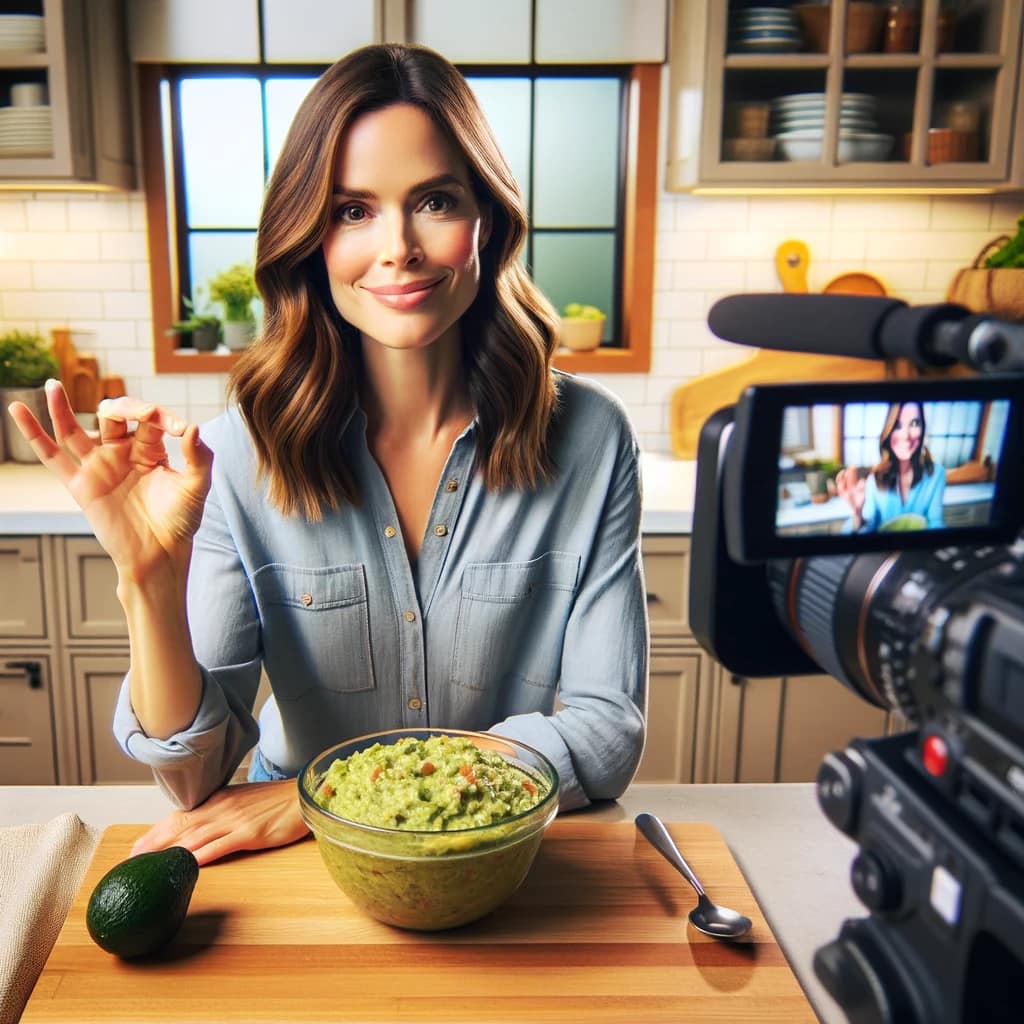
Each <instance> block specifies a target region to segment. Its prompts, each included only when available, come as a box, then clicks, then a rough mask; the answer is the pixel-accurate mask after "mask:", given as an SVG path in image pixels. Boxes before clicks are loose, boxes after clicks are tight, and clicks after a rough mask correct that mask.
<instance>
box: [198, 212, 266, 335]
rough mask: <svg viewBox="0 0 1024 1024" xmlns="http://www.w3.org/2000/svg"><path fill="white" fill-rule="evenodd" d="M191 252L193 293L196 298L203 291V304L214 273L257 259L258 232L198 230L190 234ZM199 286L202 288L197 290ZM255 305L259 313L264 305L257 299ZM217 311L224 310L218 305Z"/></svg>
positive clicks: (206, 299)
mask: <svg viewBox="0 0 1024 1024" xmlns="http://www.w3.org/2000/svg"><path fill="white" fill-rule="evenodd" d="M188 253H189V260H190V265H191V268H192V282H193V283H192V289H191V294H192V297H193V298H197V297H198V296H200V295H201V297H202V298H201V301H200V304H203V303H205V302H208V301H209V298H210V285H209V281H210V278H211V277H213V276H214V275H215V274H219V273H220V272H221V271H222V270H227V268H228V267H230V266H233V265H234V264H236V263H255V262H256V232H255V231H202V232H195V233H193V234H190V235H189V237H188ZM197 288H198V289H201V291H198V292H197V291H196V289H197ZM253 308H254V309H256V311H257V315H258V314H259V312H260V310H261V308H262V307H261V305H260V303H259V302H258V301H257V302H256V303H254V305H253ZM214 311H215V312H216V313H217V314H218V316H219V315H221V314H222V313H223V310H222V309H220V308H219V307H214Z"/></svg>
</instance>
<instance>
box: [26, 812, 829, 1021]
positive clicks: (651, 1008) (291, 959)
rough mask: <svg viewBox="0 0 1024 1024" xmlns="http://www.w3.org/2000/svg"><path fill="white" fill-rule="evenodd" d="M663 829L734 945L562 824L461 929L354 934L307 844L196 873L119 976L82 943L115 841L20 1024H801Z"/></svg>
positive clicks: (667, 891)
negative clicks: (177, 915) (181, 918)
mask: <svg viewBox="0 0 1024 1024" xmlns="http://www.w3.org/2000/svg"><path fill="white" fill-rule="evenodd" d="M668 828H669V831H670V832H671V833H672V835H673V836H674V837H675V839H676V841H677V842H678V843H679V845H680V847H681V849H682V850H683V853H684V854H685V855H686V857H687V858H688V859H689V861H690V862H691V864H692V865H693V868H694V870H695V871H696V872H697V874H698V876H699V877H701V878H702V880H703V882H704V885H705V887H706V888H707V890H708V892H709V894H711V895H712V896H713V897H714V898H716V899H718V900H719V901H720V902H722V903H725V904H726V905H728V906H731V907H733V908H734V909H736V910H739V911H741V912H742V913H744V914H747V915H748V916H749V917H750V918H751V919H752V920H753V922H754V927H753V930H752V931H751V932H750V934H749V935H747V936H746V937H745V938H744V939H743V940H741V941H740V942H737V943H732V944H728V943H723V942H719V941H717V940H715V939H711V938H708V937H706V936H704V935H702V934H701V933H700V932H697V931H695V930H694V929H693V928H692V927H691V926H690V925H689V923H688V921H687V914H688V912H689V910H690V908H691V907H692V906H693V905H694V903H695V897H694V894H693V891H692V890H691V889H690V888H689V886H688V885H687V884H686V882H685V881H684V880H683V879H682V878H681V877H680V876H679V875H678V874H676V873H675V871H674V870H673V869H672V867H671V866H670V865H669V864H667V863H666V862H665V861H664V860H663V859H662V858H661V856H660V855H659V854H658V853H657V852H655V850H654V849H653V848H652V847H651V846H650V845H649V844H648V843H647V841H646V840H645V839H643V838H642V837H641V836H640V835H639V833H637V831H636V829H635V826H634V825H633V823H632V822H614V823H612V822H593V821H589V822H588V821H586V820H585V819H582V820H580V819H577V820H574V819H573V818H571V817H570V818H567V819H556V821H555V822H554V823H553V824H552V826H551V828H550V830H549V832H548V834H547V835H546V836H545V838H544V842H543V844H542V845H541V849H540V852H539V853H538V855H537V860H536V861H535V862H534V865H533V868H532V869H531V871H530V875H529V877H528V878H527V880H526V882H525V883H524V884H523V886H522V887H521V888H520V889H519V891H518V892H517V893H516V894H515V895H514V896H513V897H512V899H511V900H510V901H509V903H507V904H506V905H505V906H503V907H501V908H499V909H498V910H496V911H495V912H494V913H493V914H491V915H490V916H488V917H487V918H485V919H483V920H481V921H479V922H476V923H475V924H471V925H467V926H466V927H463V928H459V929H455V930H453V931H449V932H434V933H430V934H425V933H415V932H405V931H401V930H399V929H395V928H391V927H389V926H387V925H382V924H379V923H378V922H376V921H373V920H371V919H369V918H367V917H366V916H364V915H363V914H362V913H361V912H360V911H358V910H357V909H356V908H355V907H354V906H353V905H352V904H351V903H349V901H348V900H347V899H346V897H345V896H343V895H342V894H341V892H340V891H339V890H338V889H337V888H336V887H335V885H334V883H333V882H332V881H331V880H330V878H329V877H328V875H327V871H326V869H325V868H324V866H323V864H322V862H321V860H320V855H319V852H318V850H317V848H316V845H315V843H314V842H313V841H312V840H311V839H310V840H304V841H302V842H300V843H297V844H295V845H293V846H289V847H284V848H282V849H278V850H270V851H266V852H263V853H259V854H253V855H244V856H239V857H235V858H232V859H230V860H229V861H227V862H222V863H219V864H213V865H210V866H209V867H205V868H203V869H202V870H201V872H200V875H199V882H198V884H197V885H196V889H195V893H194V895H193V898H192V904H191V907H190V909H189V915H188V918H187V919H186V922H185V924H184V926H183V927H182V930H181V932H179V933H178V936H177V938H176V939H175V940H174V941H173V942H172V943H171V945H169V946H168V947H166V948H165V949H164V950H163V951H161V953H159V954H157V955H155V956H153V957H151V958H148V959H146V960H136V961H121V960H118V959H117V958H115V957H111V956H109V955H108V954H106V953H104V952H103V951H102V950H100V949H99V948H98V947H97V946H95V945H94V944H93V942H92V941H91V940H90V938H89V935H88V932H87V931H86V927H85V908H86V905H87V903H88V899H89V895H90V894H91V892H92V890H93V888H94V886H95V885H96V882H97V881H98V880H99V879H100V877H101V876H102V875H103V874H104V873H105V872H106V871H107V870H109V869H110V868H111V867H112V866H113V865H114V864H116V863H118V862H119V861H121V860H124V859H125V858H126V857H127V856H128V855H129V850H130V848H131V844H132V842H133V841H134V839H135V838H136V837H137V836H138V835H140V834H141V833H142V832H144V831H145V829H146V826H143V825H116V826H113V827H111V828H109V829H107V831H106V832H105V833H104V834H103V836H102V839H101V841H100V844H99V846H98V847H97V850H96V853H95V855H94V857H93V860H92V863H91V865H90V867H89V870H88V871H87V873H86V875H85V878H84V880H83V882H82V885H81V888H80V890H79V892H78V895H77V896H76V898H75V902H74V904H73V906H72V908H71V911H70V913H69V914H68V918H67V921H66V922H65V924H64V927H63V929H62V931H61V933H60V935H59V937H58V939H57V942H56V944H55V945H54V948H53V951H52V953H51V954H50V958H49V960H48V962H47V964H46V966H45V967H44V969H43V972H42V974H41V975H40V977H39V981H38V982H37V984H36V987H35V990H34V991H33V993H32V996H31V998H30V999H29V1002H28V1004H27V1006H26V1007H25V1012H24V1015H23V1017H22V1021H23V1022H25V1024H30V1022H34V1021H61V1022H72V1021H73V1022H75V1024H89V1022H92V1021H115V1020H116V1021H174V1022H187V1021H216V1022H218V1024H222V1022H225V1021H236V1020H244V1021H274V1022H282V1021H335V1022H337V1021H377V1022H387V1024H396V1022H406V1021H408V1022H427V1021H429V1022H438V1024H440V1022H444V1024H449V1022H455V1021H465V1022H472V1024H492V1022H502V1024H504V1022H509V1024H511V1022H515V1024H524V1022H531V1024H532V1022H550V1024H557V1022H572V1024H582V1022H584V1021H586V1022H588V1024H589V1022H592V1021H594V1022H608V1021H616V1022H622V1024H627V1022H628V1024H637V1022H644V1024H649V1022H665V1024H669V1022H670V1024H681V1022H683V1021H686V1022H688V1024H699V1022H703V1021H717V1022H719V1024H722V1022H729V1024H741V1022H744V1021H752V1022H753V1021H756V1022H758V1024H764V1022H773V1021H774V1022H778V1024H798V1022H801V1021H807V1022H813V1021H815V1020H816V1017H815V1015H814V1012H813V1011H812V1009H811V1007H810V1005H809V1004H808V1002H807V999H806V996H805V995H804V993H803V991H802V989H801V988H800V985H799V983H798V982H797V980H796V978H795V976H794V975H793V973H792V971H791V970H790V968H789V965H788V964H787V962H786V959H785V957H784V956H783V954H782V951H781V950H780V949H779V946H778V944H777V943H776V941H775V938H774V936H773V935H772V933H771V931H770V929H769V928H768V926H767V924H766V923H765V920H764V917H763V915H762V914H761V911H760V908H759V907H758V905H757V903H756V901H755V900H754V897H753V896H752V895H751V893H750V890H749V888H748V887H747V884H746V882H745V880H744V878H743V876H742V874H741V873H740V870H739V868H738V867H737V866H736V863H735V861H734V860H733V858H732V855H731V854H730V853H729V850H728V848H727V847H726V845H725V842H724V841H723V840H722V837H721V835H720V834H719V833H718V831H717V830H716V829H714V828H713V827H711V826H710V825H704V824H669V825H668Z"/></svg>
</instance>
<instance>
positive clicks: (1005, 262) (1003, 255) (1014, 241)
mask: <svg viewBox="0 0 1024 1024" xmlns="http://www.w3.org/2000/svg"><path fill="white" fill-rule="evenodd" d="M985 266H986V267H988V268H989V269H990V270H999V269H1003V270H1006V269H1010V270H1014V269H1024V214H1021V218H1020V220H1019V221H1017V234H1015V235H1014V236H1013V238H1011V239H1010V240H1009V241H1008V242H1007V243H1006V245H1004V246H1002V248H999V249H997V250H996V251H995V252H994V253H992V255H991V256H989V257H988V259H987V260H985Z"/></svg>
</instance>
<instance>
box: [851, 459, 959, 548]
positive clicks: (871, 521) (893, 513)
mask: <svg viewBox="0 0 1024 1024" xmlns="http://www.w3.org/2000/svg"><path fill="white" fill-rule="evenodd" d="M945 494H946V467H945V466H943V465H941V464H940V463H938V462H936V463H935V464H934V466H933V468H932V471H931V473H926V474H924V475H922V477H921V479H920V480H918V481H917V483H916V484H914V486H913V487H911V488H910V490H909V491H908V492H907V497H906V499H904V497H903V495H902V494H901V493H900V489H899V487H898V486H897V487H893V488H880V487H879V486H878V481H877V480H875V474H874V473H871V474H870V475H869V476H868V478H867V480H866V481H865V487H864V508H863V509H862V510H861V519H862V520H863V525H862V526H861V528H860V530H859V531H858V532H859V533H873V532H874V531H875V530H877V529H879V527H881V525H882V524H883V523H886V522H888V521H889V520H890V519H895V518H896V517H897V516H902V515H907V514H908V513H914V514H916V515H920V516H924V518H925V519H926V520H927V526H928V529H929V530H938V529H941V528H942V526H943V525H945V521H944V519H943V512H942V502H943V499H944V498H945ZM843 532H844V533H852V532H853V519H852V518H851V519H849V520H848V521H847V523H846V527H845V529H844V530H843Z"/></svg>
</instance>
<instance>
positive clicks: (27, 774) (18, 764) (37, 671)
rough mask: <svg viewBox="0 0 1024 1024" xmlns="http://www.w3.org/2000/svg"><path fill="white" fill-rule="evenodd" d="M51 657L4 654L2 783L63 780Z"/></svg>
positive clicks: (0, 672)
mask: <svg viewBox="0 0 1024 1024" xmlns="http://www.w3.org/2000/svg"><path fill="white" fill-rule="evenodd" d="M52 692H53V691H52V686H51V679H50V659H49V658H47V657H40V656H39V655H38V654H35V653H32V652H21V651H7V652H5V653H3V654H0V785H3V786H53V785H56V783H57V762H56V757H55V749H56V747H55V743H54V723H53V696H52Z"/></svg>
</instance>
